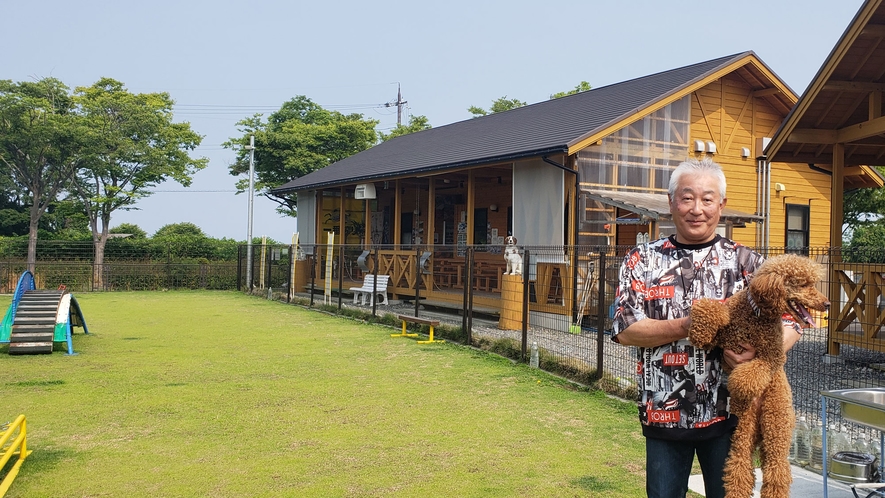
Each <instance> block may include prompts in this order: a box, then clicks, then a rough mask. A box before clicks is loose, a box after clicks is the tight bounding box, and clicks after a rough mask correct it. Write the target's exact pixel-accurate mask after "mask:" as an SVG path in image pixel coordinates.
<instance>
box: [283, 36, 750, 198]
mask: <svg viewBox="0 0 885 498" xmlns="http://www.w3.org/2000/svg"><path fill="white" fill-rule="evenodd" d="M749 54H752V52H743V53H740V54H735V55H730V56H727V57H722V58H719V59H713V60H710V61H707V62H701V63H698V64H693V65H691V66H685V67H681V68H678V69H672V70H670V71H664V72H662V73H657V74H653V75H650V76H643V77H641V78H636V79H633V80H629V81H625V82H622V83H615V84H612V85H608V86H604V87H600V88H594V89H592V90H589V91H586V92H581V93H578V94H575V95H570V96H568V97H563V98H559V99H553V100H546V101H543V102H539V103H537V104H532V105H528V106H525V107H520V108H517V109H512V110H510V111H505V112H500V113H495V114H490V115H488V116H483V117H480V118H472V119H468V120H466V121H459V122H457V123H452V124H449V125H445V126H440V127H438V128H432V129H430V130H425V131H421V132H418V133H412V134H409V135H403V136H400V137H396V138H394V139H391V140H388V141H386V142H383V143H380V144H378V145H376V146H374V147H372V148H370V149H368V150H365V151H363V152H360V153H358V154H354V155H353V156H350V157H348V158H346V159H342V160H341V161H338V162H336V163H333V164H330V165H329V166H326V167H325V168H322V169H320V170H317V171H314V172H312V173H310V174H308V175H305V176H303V177H301V178H297V179H295V180H292V181H291V182H289V183H286V184H285V185H282V186H280V187H277V188H276V189H273V193H275V194H284V193H286V192H292V191H297V190H308V189H316V188H324V187H331V186H334V185H341V184H352V183H359V182H363V181H371V180H380V179H384V178H392V177H396V176H403V175H414V174H422V173H428V172H432V171H443V170H448V169H456V168H462V167H465V166H471V165H479V164H490V163H495V162H502V161H510V160H514V159H518V158H522V157H533V156H535V157H536V156H540V155H543V154H553V153H563V152H567V151H568V149H569V146H570V145H573V144H576V143H578V142H580V141H581V140H582V139H584V138H586V137H588V136H590V135H592V134H593V133H596V132H598V131H600V130H602V129H604V128H606V127H608V126H611V125H613V124H616V123H618V122H620V121H623V120H625V119H627V118H629V117H631V116H634V115H637V114H640V113H641V112H642V110H643V109H645V108H647V107H649V106H650V105H653V104H654V103H656V102H658V101H660V100H662V99H664V98H666V97H668V96H670V95H673V94H674V93H677V92H679V91H680V90H682V89H683V88H685V87H687V86H689V85H691V84H693V83H694V82H696V81H699V80H701V79H703V78H705V77H706V76H707V75H709V74H711V73H713V72H716V71H717V70H719V69H721V68H723V67H725V66H728V65H729V64H731V63H733V62H735V61H737V60H739V59H741V58H743V57H746V56H747V55H749Z"/></svg>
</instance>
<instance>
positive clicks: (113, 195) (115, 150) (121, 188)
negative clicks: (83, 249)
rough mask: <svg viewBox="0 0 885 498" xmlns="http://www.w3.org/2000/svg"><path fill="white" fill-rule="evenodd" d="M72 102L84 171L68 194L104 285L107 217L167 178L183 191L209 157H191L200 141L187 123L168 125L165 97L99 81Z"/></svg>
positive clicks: (170, 103) (82, 89)
mask: <svg viewBox="0 0 885 498" xmlns="http://www.w3.org/2000/svg"><path fill="white" fill-rule="evenodd" d="M75 101H76V104H77V106H78V109H79V112H80V113H81V115H82V116H83V117H84V119H85V123H86V128H87V134H86V137H85V138H86V146H85V148H84V151H85V154H84V159H83V167H82V168H81V169H80V170H79V172H78V174H77V176H76V177H75V181H74V182H73V184H72V188H71V192H72V193H73V195H74V196H76V198H77V199H79V200H80V201H81V202H82V203H83V204H84V208H85V211H86V215H87V217H88V219H89V226H90V229H91V231H92V241H93V244H94V246H95V265H94V268H95V272H96V274H95V275H94V279H95V280H94V281H95V282H96V283H97V285H99V286H101V285H102V283H103V275H102V267H103V262H104V248H105V245H106V243H107V240H108V233H109V228H110V223H111V215H112V214H113V212H114V211H116V210H129V209H136V208H135V205H136V204H137V203H138V201H139V199H142V198H144V197H147V196H148V195H150V194H151V192H150V189H151V188H153V187H155V186H156V185H158V184H160V183H163V182H165V181H167V180H174V181H176V182H178V183H179V184H181V185H183V186H185V187H187V186H189V185H190V184H191V180H192V176H193V175H194V173H196V172H198V171H200V170H201V169H203V168H205V167H206V166H207V165H208V161H209V160H208V159H206V158H200V159H195V158H192V157H191V156H190V151H193V150H194V149H195V148H196V147H197V146H198V145H200V142H201V141H202V139H203V138H202V137H201V136H200V135H198V134H197V133H195V132H194V131H193V130H191V127H190V124H188V123H174V122H173V121H172V119H173V115H172V107H173V105H174V102H173V100H172V98H171V97H170V96H169V94H168V93H139V94H133V93H130V92H129V91H128V90H127V89H126V88H125V87H124V86H123V83H121V82H119V81H116V80H113V79H111V78H102V79H100V80H98V81H97V82H96V83H95V84H93V85H92V86H89V87H80V88H77V89H76V92H75Z"/></svg>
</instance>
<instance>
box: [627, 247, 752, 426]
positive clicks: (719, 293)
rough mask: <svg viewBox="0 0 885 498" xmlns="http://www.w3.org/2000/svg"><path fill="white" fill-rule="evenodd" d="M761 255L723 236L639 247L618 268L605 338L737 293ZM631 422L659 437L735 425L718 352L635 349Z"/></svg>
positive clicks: (679, 344) (673, 346)
mask: <svg viewBox="0 0 885 498" xmlns="http://www.w3.org/2000/svg"><path fill="white" fill-rule="evenodd" d="M761 264H762V257H761V256H760V255H759V254H757V253H755V252H754V251H752V250H750V249H749V248H747V247H745V246H742V245H740V244H737V243H735V242H733V241H731V240H728V239H726V238H724V237H720V236H716V238H714V239H713V240H711V241H710V242H707V243H705V244H699V245H686V244H680V243H678V242H676V240H675V238H674V237H669V238H663V239H659V240H657V241H654V242H650V243H648V244H642V245H640V246H638V247H636V248H634V249H633V250H631V251H630V252H629V253H627V256H626V257H625V258H624V262H623V264H622V265H621V269H620V278H619V287H618V296H617V299H616V311H615V322H614V329H615V335H614V337H613V339H614V340H615V341H617V335H618V334H619V333H620V332H621V331H622V330H624V329H626V328H627V327H629V326H630V325H632V324H633V323H635V322H637V321H639V320H643V319H645V318H653V319H659V320H667V319H673V318H682V317H685V316H688V315H689V313H690V311H691V306H692V303H693V302H694V301H696V300H698V299H700V298H710V299H718V300H723V301H724V300H725V299H727V298H729V297H731V296H732V295H733V294H735V293H736V292H738V291H740V290H741V289H743V288H744V287H745V286H746V285H747V283H748V280H749V278H748V277H749V275H750V274H752V273H753V272H754V271H755V270H756V269H757V268H758V267H759V265H761ZM637 349H638V358H637V360H638V361H637V372H636V373H637V383H638V387H639V396H640V399H639V419H640V421H641V422H642V429H643V434H645V435H646V436H648V437H657V438H662V439H683V440H684V439H691V440H701V439H707V438H711V437H716V436H718V435H721V434H723V433H724V432H725V431H727V430H729V429H731V428H732V427H734V425H735V424H736V422H737V420H736V419H735V417H731V416H730V415H729V411H728V391H727V389H726V387H725V386H724V385H723V383H722V364H721V359H722V351H721V350H719V349H714V350H712V351H705V350H703V349H700V348H695V347H694V346H693V345H692V344H691V343H690V342H689V341H688V339H687V338H686V339H681V340H679V341H676V342H673V343H670V344H666V345H663V346H658V347H653V348H637Z"/></svg>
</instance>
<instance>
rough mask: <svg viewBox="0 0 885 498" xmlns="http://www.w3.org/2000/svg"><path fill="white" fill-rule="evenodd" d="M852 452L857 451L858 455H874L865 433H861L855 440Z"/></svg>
mask: <svg viewBox="0 0 885 498" xmlns="http://www.w3.org/2000/svg"><path fill="white" fill-rule="evenodd" d="M851 451H855V452H857V453H865V454H867V455H870V454H872V452H871V451H870V444H869V443H868V442H867V435H866V434H864V433H860V434H858V435H857V437H856V438H854V442H853V444H852V445H851Z"/></svg>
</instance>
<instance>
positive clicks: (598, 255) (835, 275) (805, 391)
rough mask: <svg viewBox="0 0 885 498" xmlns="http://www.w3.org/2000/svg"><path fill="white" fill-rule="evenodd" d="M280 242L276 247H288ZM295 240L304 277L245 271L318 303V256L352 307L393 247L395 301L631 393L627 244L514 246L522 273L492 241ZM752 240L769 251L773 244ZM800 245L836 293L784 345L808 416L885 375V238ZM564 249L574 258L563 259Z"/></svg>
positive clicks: (475, 339) (854, 430)
mask: <svg viewBox="0 0 885 498" xmlns="http://www.w3.org/2000/svg"><path fill="white" fill-rule="evenodd" d="M289 249H290V250H289V251H286V252H285V254H291V253H292V251H291V248H289ZM301 249H302V250H303V251H304V254H299V258H300V259H299V261H297V262H296V265H298V264H300V265H302V266H301V268H302V270H301V271H302V272H306V274H307V280H304V278H302V280H301V282H300V283H298V288H293V289H291V290H290V289H289V286H290V285H291V282H294V281H295V279H293V275H294V273H293V272H292V271H291V270H290V269H287V268H283V266H285V265H289V260H288V259H287V258H279V259H275V260H266V261H265V262H264V263H263V265H259V264H258V263H256V267H255V268H256V272H260V271H264V272H265V277H264V278H265V282H264V284H265V286H267V287H273V288H275V289H280V290H281V291H284V296H285V297H284V298H285V299H293V298H294V297H295V296H296V295H300V296H305V295H307V296H311V301H310V303H311V304H315V303H317V302H318V301H319V296H320V295H322V294H323V293H324V287H325V286H324V284H325V280H326V279H325V278H324V277H325V271H326V269H327V268H328V269H329V271H330V272H331V273H330V275H331V280H332V282H331V285H330V286H329V288H330V289H331V294H332V304H333V305H337V306H338V307H339V308H343V307H354V305H353V304H352V302H353V301H352V299H351V295H350V293H349V292H348V289H349V287H350V286H359V282H360V281H361V280H362V278H363V276H364V275H366V274H368V273H371V272H373V271H375V270H374V268H375V267H374V266H373V264H372V261H375V260H379V259H380V260H383V259H384V257H383V254H380V253H383V252H384V251H387V252H388V253H399V254H402V255H409V256H408V258H405V256H403V258H404V259H403V260H402V263H401V264H399V266H397V267H396V271H394V269H393V266H391V265H387V266H386V267H384V265H383V264H379V266H382V267H383V268H382V272H386V273H389V274H390V275H391V280H398V282H397V283H395V284H393V285H392V287H391V288H388V291H389V292H390V295H391V296H392V297H393V301H392V302H393V303H394V304H393V306H392V309H394V310H395V311H397V312H409V313H415V314H418V315H426V316H433V317H437V318H440V319H441V321H443V322H444V323H445V322H448V323H450V324H451V325H452V326H454V327H464V328H465V329H466V334H467V341H468V342H470V343H472V344H480V343H481V342H483V341H486V342H489V341H492V342H493V341H500V340H510V341H513V342H515V344H516V348H518V350H519V357H520V358H521V359H522V360H524V361H528V357H529V352H530V351H531V349H532V346H533V344H535V345H537V348H538V349H539V351H540V357H541V361H540V363H541V367H542V368H545V369H548V370H553V371H555V372H558V373H564V374H566V375H569V376H573V377H577V378H582V375H583V374H587V375H590V376H592V377H593V378H596V379H599V378H601V379H602V382H601V385H602V386H603V387H604V388H605V389H606V390H608V391H610V392H613V393H615V394H618V395H621V396H624V397H627V398H632V397H635V396H636V394H637V392H636V387H635V381H634V379H635V375H636V352H635V348H632V347H626V346H622V345H619V344H617V343H615V342H613V341H611V339H610V338H611V334H612V315H613V308H612V303H613V302H614V298H615V293H616V286H617V279H618V270H619V267H620V265H621V263H622V260H623V256H624V255H625V254H626V252H627V251H628V250H629V249H630V247H596V246H577V247H576V246H566V247H523V248H522V251H523V253H522V256H523V265H524V267H523V273H524V274H525V275H526V276H527V277H528V278H523V277H521V276H509V275H507V274H506V269H507V268H506V262H505V261H504V257H503V255H502V254H501V251H500V248H498V249H499V250H497V251H495V252H489V251H488V249H487V248H485V250H480V249H479V248H472V247H460V248H459V247H451V246H439V245H436V246H428V247H416V246H397V247H394V246H385V247H383V248H381V247H377V248H376V247H373V248H369V249H366V248H363V247H358V246H332V247H331V251H330V247H329V246H322V245H318V246H313V247H304V248H301ZM757 251H758V252H760V253H762V254H764V255H765V256H766V257H771V256H774V255H777V254H781V253H783V252H784V249H783V248H762V249H757ZM801 252H802V253H803V254H804V255H807V256H809V257H810V258H812V259H814V260H816V261H818V262H819V263H821V264H822V265H823V267H824V268H825V270H826V271H825V272H824V279H823V281H822V282H821V284H820V290H821V291H822V292H823V293H825V294H829V293H830V291H831V289H838V290H839V294H840V298H839V299H838V300H836V301H835V302H833V303H832V304H831V309H830V311H829V314H828V315H827V316H824V317H821V318H822V320H821V321H822V323H821V327H820V328H816V329H806V331H805V332H804V335H803V338H802V339H801V340H800V342H799V343H798V344H797V345H796V346H795V347H793V348H792V349H791V350H790V352H789V353H788V361H787V365H786V370H787V374H788V377H789V378H790V382H791V386H792V389H793V396H794V404H795V407H796V410H797V413H799V414H800V415H802V416H805V417H806V419H807V421H808V423H809V424H811V425H812V426H813V425H814V424H815V423H817V422H818V421H820V420H821V408H820V407H821V399H820V392H821V391H823V390H831V389H842V388H849V387H871V386H885V335H883V334H880V330H881V328H882V327H883V325H885V298H883V294H885V293H883V289H885V287H883V286H885V264H883V263H885V249H883V250H881V251H878V250H876V251H854V252H850V253H849V252H843V253H839V254H838V255H839V256H840V258H838V259H841V260H842V261H841V262H839V263H831V261H832V260H833V259H834V255H835V254H836V253H835V252H834V250H833V249H831V248H809V249H806V250H804V251H801ZM282 253H283V252H282V251H281V254H282ZM243 254H244V253H243ZM330 254H331V258H330V257H329V255H330ZM573 255H576V256H577V261H578V264H576V265H573V264H571V261H572V256H573ZM422 256H423V259H424V261H423V262H421V261H422ZM361 257H362V260H361ZM330 259H331V264H330V265H329V264H327V263H329V260H330ZM410 265H411V266H410ZM394 266H395V265H394ZM262 268H263V270H262ZM397 271H399V272H400V273H401V274H400V275H398V274H397ZM409 272H412V274H410V273H409ZM468 282H469V285H468ZM253 285H256V286H257V283H253ZM339 290H340V291H339ZM396 303H398V304H396ZM489 303H497V304H496V305H490V304H489ZM416 304H417V305H416ZM362 308H363V309H364V310H365V311H366V312H367V313H374V314H379V313H384V312H385V310H386V309H387V308H385V307H383V306H381V307H378V306H377V304H376V305H375V306H374V308H375V309H374V310H373V309H372V308H371V307H369V306H365V305H364V306H362ZM831 321H835V323H833V324H832V325H831V324H830V322H831ZM834 338H835V339H838V341H834V340H833V339H834ZM840 416H841V414H840V413H839V408H838V406H837V404H835V403H830V404H829V406H828V417H827V420H830V421H835V422H836V424H837V425H839V424H840V423H841V419H840ZM849 430H850V433H851V435H852V436H854V437H860V438H870V439H873V434H871V432H872V430H867V429H863V428H859V427H851V428H850V429H849Z"/></svg>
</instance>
